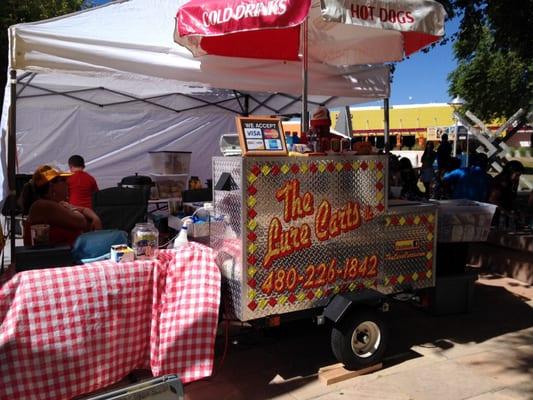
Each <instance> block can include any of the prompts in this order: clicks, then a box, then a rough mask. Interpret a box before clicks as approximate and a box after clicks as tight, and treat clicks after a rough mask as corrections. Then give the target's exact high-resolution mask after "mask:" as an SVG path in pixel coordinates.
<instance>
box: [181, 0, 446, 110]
mask: <svg viewBox="0 0 533 400" xmlns="http://www.w3.org/2000/svg"><path fill="white" fill-rule="evenodd" d="M445 17H446V12H445V11H444V8H443V7H442V5H441V4H440V3H438V2H436V1H433V0H191V1H189V2H187V3H185V4H184V5H183V6H182V7H180V9H179V10H178V13H177V17H176V30H175V34H174V40H175V41H176V42H177V43H179V44H180V45H182V46H185V47H187V48H188V49H189V50H190V51H191V52H192V53H193V54H194V55H195V56H202V55H219V56H229V57H246V58H261V59H277V60H302V61H303V64H304V71H306V69H307V62H308V61H311V62H315V63H325V64H329V65H333V66H339V67H342V66H349V65H358V64H381V63H384V62H393V61H400V60H401V59H402V58H403V57H404V56H408V55H410V54H412V53H414V52H416V51H418V50H420V49H422V48H424V47H426V46H428V45H430V44H431V43H434V42H436V41H437V40H439V39H440V38H441V37H442V36H443V35H444V18H445ZM305 75H306V73H305V72H304V77H305ZM305 87H306V82H305V79H304V99H303V101H304V103H305V97H306V93H305Z"/></svg>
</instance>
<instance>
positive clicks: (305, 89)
mask: <svg viewBox="0 0 533 400" xmlns="http://www.w3.org/2000/svg"><path fill="white" fill-rule="evenodd" d="M307 22H308V17H305V19H304V22H303V24H302V36H303V41H302V42H303V60H302V62H303V68H302V118H301V125H300V131H301V132H302V133H303V132H307V131H308V130H309V121H308V112H307V93H308V87H307V84H308V75H307V69H308V67H309V54H308V52H307V51H308V44H309V43H308V25H307Z"/></svg>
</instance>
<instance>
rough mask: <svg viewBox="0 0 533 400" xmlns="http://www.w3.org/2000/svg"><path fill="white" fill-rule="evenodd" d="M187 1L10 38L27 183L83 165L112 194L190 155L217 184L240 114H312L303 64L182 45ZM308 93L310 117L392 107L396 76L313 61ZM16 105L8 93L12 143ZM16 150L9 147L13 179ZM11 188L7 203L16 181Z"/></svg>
mask: <svg viewBox="0 0 533 400" xmlns="http://www.w3.org/2000/svg"><path fill="white" fill-rule="evenodd" d="M184 2H185V1H184V0H130V1H116V2H112V3H108V4H106V5H104V6H101V7H97V8H92V9H88V10H85V11H82V12H79V13H74V14H70V15H67V16H63V17H59V18H54V19H50V20H46V21H40V22H35V23H28V24H19V25H15V26H13V27H11V28H10V32H9V33H10V35H9V36H10V56H11V57H10V62H11V68H14V69H16V70H17V74H18V79H17V81H18V82H17V100H16V137H17V139H16V140H17V164H18V171H19V172H25V173H28V172H31V171H33V170H34V169H35V167H36V166H37V165H39V164H42V163H53V164H56V165H58V166H63V167H64V166H66V160H67V159H68V157H69V156H70V155H72V154H81V155H82V156H84V157H85V159H86V162H87V169H88V171H89V172H90V173H92V174H93V175H94V176H95V177H96V178H97V181H98V182H99V184H100V186H101V187H107V186H112V185H115V184H116V183H117V182H118V181H119V180H120V178H122V177H123V176H126V175H131V174H132V173H134V172H139V173H148V172H149V171H150V170H151V167H150V163H149V157H148V151H150V150H187V151H192V152H193V158H192V163H191V173H192V174H194V175H199V176H200V177H202V178H207V177H209V175H210V162H211V161H210V158H211V156H212V155H214V154H216V153H217V151H218V138H219V136H220V135H221V134H223V133H227V132H232V131H234V129H235V123H234V117H235V115H236V114H246V113H251V114H252V113H254V114H290V113H297V112H299V111H300V110H301V104H300V93H301V79H300V75H301V66H300V63H298V62H286V61H271V60H253V59H240V58H238V59H235V58H225V57H217V56H204V57H200V58H194V57H193V56H192V55H191V54H190V52H189V51H188V50H187V49H185V48H183V47H181V46H179V45H178V44H176V43H175V42H174V40H173V33H174V27H175V20H174V17H175V15H176V11H177V9H178V7H179V6H180V5H181V4H182V3H184ZM12 87H14V86H12ZM281 92H283V93H281ZM309 93H310V98H309V100H310V104H311V107H310V108H311V110H312V109H313V104H316V105H317V104H325V105H327V106H329V107H334V106H340V105H346V104H353V103H360V102H366V101H371V100H375V99H379V98H387V97H388V95H389V69H388V67H387V66H328V65H325V64H323V63H313V62H312V60H311V61H310V63H309ZM9 102H10V96H9V87H8V90H7V91H6V96H5V103H4V107H3V113H2V128H3V129H2V135H3V137H4V139H5V138H6V137H7V135H6V126H7V121H8V110H9ZM6 148H7V146H6V140H4V141H3V147H2V171H1V174H2V178H3V177H5V176H6V154H7V152H6ZM3 186H4V191H3V192H2V193H1V198H4V197H5V193H6V192H5V186H6V184H5V179H4V185H3Z"/></svg>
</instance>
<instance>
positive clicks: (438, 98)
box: [92, 0, 458, 106]
mask: <svg viewBox="0 0 533 400" xmlns="http://www.w3.org/2000/svg"><path fill="white" fill-rule="evenodd" d="M109 1H110V0H92V3H93V4H103V3H108V2H109ZM457 27H458V20H457V19H455V20H453V21H448V22H447V23H446V34H451V33H454V32H456V31H457ZM455 66H456V62H455V60H454V58H453V52H452V43H450V42H448V43H447V44H446V45H444V46H436V47H435V48H433V49H431V51H430V52H429V53H423V52H419V53H416V54H414V55H413V56H411V57H409V59H405V60H403V61H402V62H399V63H397V64H396V71H395V73H394V79H393V82H392V87H391V97H390V104H391V105H399V104H423V103H447V102H448V101H449V100H450V96H449V95H448V82H447V80H446V77H447V76H448V74H449V73H450V72H451V71H453V70H454V69H455ZM365 105H366V106H368V105H372V104H368V103H367V104H365Z"/></svg>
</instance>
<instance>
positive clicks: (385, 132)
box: [383, 98, 390, 153]
mask: <svg viewBox="0 0 533 400" xmlns="http://www.w3.org/2000/svg"><path fill="white" fill-rule="evenodd" d="M383 135H384V137H383V142H384V143H383V145H384V146H385V153H388V152H389V151H390V149H389V99H388V98H386V99H383Z"/></svg>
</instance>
